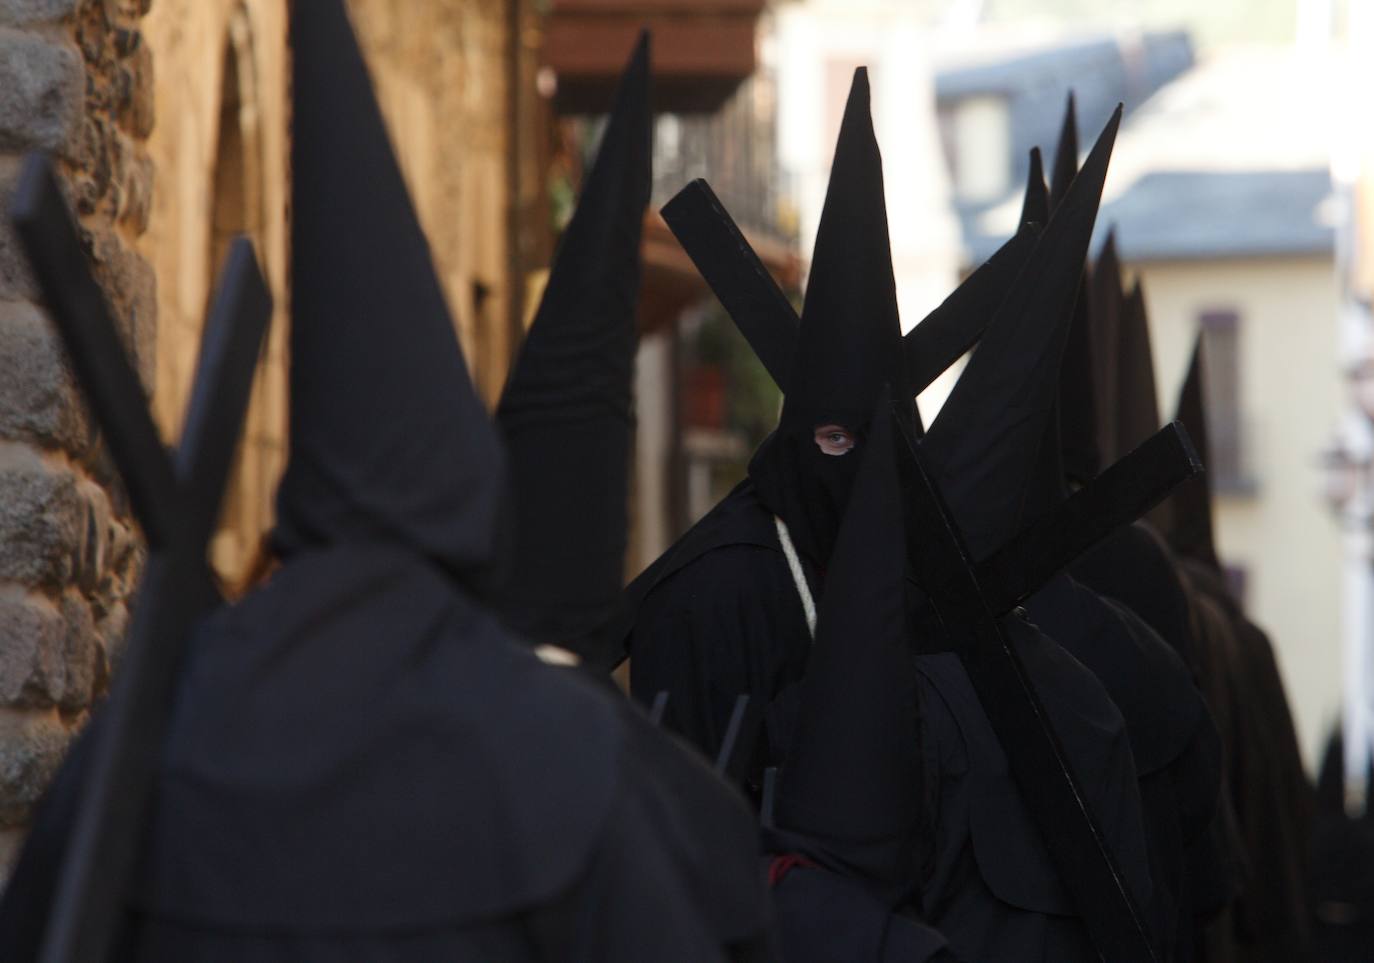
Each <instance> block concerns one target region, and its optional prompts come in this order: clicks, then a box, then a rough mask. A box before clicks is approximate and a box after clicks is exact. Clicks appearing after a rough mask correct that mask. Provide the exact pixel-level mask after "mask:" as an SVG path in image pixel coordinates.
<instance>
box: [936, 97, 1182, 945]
mask: <svg viewBox="0 0 1374 963" xmlns="http://www.w3.org/2000/svg"><path fill="white" fill-rule="evenodd" d="M1118 120H1119V117H1114V118H1113V119H1112V121H1111V122H1110V123H1109V124H1108V126H1107V128H1106V130H1105V131H1104V132H1103V134H1102V136H1101V137H1100V138H1099V140H1098V143H1097V145H1096V146H1095V147H1094V149H1093V152H1092V154H1091V155H1090V156H1089V159H1088V162H1087V163H1086V164H1085V166H1084V172H1083V174H1082V175H1080V176H1079V177H1078V178H1076V179H1075V180H1074V182H1073V183H1072V185H1071V186H1070V188H1069V191H1068V194H1067V196H1066V198H1065V199H1064V201H1063V203H1062V204H1061V206H1060V207H1059V208H1058V210H1057V211H1056V212H1055V214H1054V216H1052V217H1050V218H1049V219H1048V223H1046V224H1045V226H1044V228H1043V230H1041V231H1040V232H1039V236H1038V238H1037V239H1036V242H1035V245H1034V247H1033V248H1032V250H1031V252H1030V255H1029V258H1028V259H1027V261H1026V264H1025V266H1024V267H1023V268H1022V270H1021V271H1020V273H1019V274H1018V276H1017V277H1016V279H1015V280H1014V281H1013V282H1012V284H1011V285H1010V287H1009V288H1008V290H1007V291H1006V293H1005V296H1004V297H1003V299H1002V300H1001V303H1000V305H999V306H998V307H997V309H996V310H995V312H994V313H993V316H992V319H991V321H990V322H989V323H988V325H987V330H986V331H985V333H984V334H983V337H982V339H981V341H980V342H979V344H978V347H977V348H976V349H975V350H974V352H973V356H972V358H971V359H970V361H969V364H968V366H967V367H966V368H965V370H964V372H963V373H962V374H961V375H960V378H959V381H958V382H956V384H955V386H954V390H953V391H952V392H951V394H950V396H949V399H948V400H947V401H946V402H945V404H944V406H943V407H942V408H941V409H940V412H939V414H938V415H937V416H936V418H935V420H934V422H933V423H932V425H931V428H930V431H929V432H928V433H927V434H926V435H925V437H924V438H923V439H922V440H921V442H920V444H919V449H920V453H921V456H922V460H923V461H924V462H925V464H926V465H927V466H928V468H929V471H930V475H931V479H932V481H933V482H934V483H935V484H936V485H937V486H938V487H939V489H940V492H941V494H942V496H943V499H944V502H945V504H946V506H947V507H948V511H949V513H950V516H951V519H952V521H953V522H954V523H955V524H956V525H957V526H958V527H959V529H960V530H961V532H962V534H963V538H964V541H965V544H966V545H967V547H968V550H969V551H970V552H971V553H973V557H974V558H982V557H985V556H987V555H988V554H990V553H991V552H992V551H994V550H995V549H997V548H998V547H1000V546H1001V545H1002V544H1003V543H1004V542H1005V541H1006V540H1008V539H1010V538H1011V537H1012V536H1013V535H1014V534H1016V532H1017V531H1018V529H1019V528H1020V525H1021V524H1022V522H1023V515H1024V514H1025V512H1026V509H1027V506H1028V504H1030V505H1033V504H1035V499H1036V498H1037V497H1038V496H1039V493H1038V492H1037V487H1038V486H1042V485H1043V483H1044V482H1045V481H1046V476H1045V474H1044V472H1043V466H1041V465H1040V457H1039V456H1040V454H1041V448H1042V439H1043V436H1044V434H1045V433H1046V430H1047V426H1048V425H1049V424H1051V423H1052V416H1053V413H1054V408H1055V397H1056V391H1055V388H1056V384H1057V374H1058V368H1059V361H1060V357H1061V354H1062V352H1063V348H1064V342H1065V337H1066V334H1067V327H1068V324H1069V322H1070V319H1071V317H1072V313H1073V304H1074V297H1075V294H1076V292H1077V287H1078V279H1079V274H1080V273H1081V271H1082V264H1083V259H1084V256H1085V255H1086V252H1087V247H1088V242H1089V238H1090V237H1091V234H1092V229H1093V224H1094V220H1095V217H1096V213H1097V207H1098V200H1099V197H1100V195H1101V191H1102V185H1103V182H1104V180H1105V177H1106V172H1107V161H1108V158H1109V156H1110V151H1111V147H1112V143H1113V140H1114V137H1115V133H1116V125H1117V123H1118ZM1051 480H1052V479H1051ZM1041 504H1043V503H1041ZM1046 591H1047V592H1049V593H1052V594H1053V597H1052V598H1050V599H1049V600H1048V601H1049V611H1050V614H1053V615H1054V616H1055V618H1054V619H1052V620H1051V619H1044V620H1042V619H1041V618H1038V617H1036V616H1035V614H1034V613H1032V615H1031V617H1030V620H1029V621H1027V619H1026V618H1025V617H1024V613H1021V614H1019V615H1009V616H1007V617H1005V618H1004V619H1003V629H1004V631H1005V633H1006V634H1007V636H1008V638H1009V639H1010V640H1011V642H1012V644H1013V645H1014V646H1015V647H1016V651H1017V653H1018V657H1019V660H1020V662H1021V665H1022V667H1023V669H1024V671H1025V673H1026V675H1027V677H1028V678H1029V680H1030V681H1031V682H1032V684H1033V685H1034V687H1035V689H1036V690H1037V692H1038V694H1039V698H1040V701H1041V703H1042V704H1043V706H1044V707H1045V711H1046V714H1047V716H1048V719H1049V722H1050V723H1051V725H1052V727H1053V729H1054V732H1055V735H1056V737H1057V739H1058V742H1059V744H1060V746H1061V747H1062V750H1063V752H1064V753H1065V756H1066V758H1067V759H1068V760H1069V761H1070V764H1071V765H1072V767H1073V771H1074V773H1075V774H1076V775H1077V776H1078V778H1079V779H1080V780H1081V783H1080V788H1081V789H1082V791H1083V793H1084V797H1085V804H1086V805H1087V807H1088V808H1089V810H1090V811H1092V812H1093V814H1094V816H1095V818H1096V820H1097V823H1098V826H1099V828H1100V829H1101V831H1102V833H1103V837H1104V842H1105V844H1106V845H1107V847H1108V848H1109V849H1110V851H1111V852H1112V855H1113V857H1114V859H1115V862H1116V864H1117V866H1118V867H1119V869H1120V871H1121V874H1122V879H1123V882H1124V884H1125V886H1126V888H1127V890H1128V892H1129V893H1130V895H1131V897H1132V898H1133V900H1134V901H1135V903H1136V905H1137V906H1138V907H1140V908H1142V909H1144V910H1146V914H1145V919H1146V921H1147V924H1153V925H1150V926H1149V929H1150V937H1151V942H1152V943H1153V945H1154V946H1155V947H1156V948H1163V947H1164V946H1165V945H1166V944H1167V943H1168V942H1169V936H1168V928H1167V926H1160V925H1159V920H1160V918H1159V917H1158V916H1157V915H1156V914H1154V913H1152V912H1149V910H1150V908H1151V907H1152V905H1153V903H1154V901H1155V900H1156V898H1157V894H1156V885H1155V882H1154V878H1153V875H1154V874H1153V868H1152V866H1151V862H1152V860H1151V858H1150V846H1149V838H1148V836H1147V834H1146V828H1145V820H1144V815H1143V811H1142V805H1141V799H1140V792H1139V777H1138V774H1137V769H1136V764H1135V759H1134V756H1133V745H1134V739H1132V733H1131V732H1130V729H1129V726H1128V721H1127V720H1126V719H1123V715H1122V710H1121V709H1119V708H1118V706H1117V705H1116V703H1115V702H1114V701H1113V699H1112V697H1111V694H1110V692H1109V689H1110V688H1111V686H1109V685H1107V684H1105V683H1104V681H1103V680H1100V679H1099V677H1098V676H1097V675H1095V674H1094V673H1093V672H1091V671H1089V669H1088V668H1085V666H1084V664H1083V663H1082V662H1080V661H1078V660H1077V659H1075V658H1074V656H1073V655H1072V654H1071V652H1070V651H1066V648H1067V647H1068V646H1070V645H1072V646H1073V647H1074V648H1083V649H1091V648H1092V647H1093V646H1097V647H1098V648H1102V649H1106V650H1107V651H1106V652H1102V653H1096V652H1092V653H1090V654H1093V655H1096V656H1098V661H1099V662H1101V661H1102V660H1103V659H1104V658H1105V659H1106V660H1107V661H1108V662H1117V661H1124V660H1125V659H1126V658H1127V657H1128V654H1129V649H1128V648H1127V647H1126V646H1125V645H1124V644H1123V643H1122V642H1121V641H1120V639H1119V637H1118V636H1116V635H1113V634H1112V633H1113V628H1112V626H1111V625H1110V624H1108V625H1106V626H1103V625H1100V624H1098V623H1101V622H1103V620H1104V619H1105V620H1106V621H1107V622H1108V623H1110V614H1108V615H1107V616H1104V615H1103V614H1102V613H1100V612H1099V611H1096V610H1095V609H1093V607H1092V606H1091V605H1090V604H1089V603H1090V602H1091V599H1084V598H1081V597H1080V594H1079V593H1078V592H1077V590H1076V589H1075V588H1074V587H1073V586H1072V585H1066V584H1065V585H1055V584H1052V585H1051V586H1049V587H1048V588H1047V589H1046ZM918 626H919V627H920V628H921V631H919V632H918V635H917V638H916V644H917V645H918V647H919V651H920V655H919V657H918V659H917V668H918V673H919V680H920V688H919V691H920V697H921V706H922V716H923V719H924V726H923V730H922V745H921V748H922V751H923V752H924V753H925V755H926V759H927V766H928V770H927V771H928V772H929V773H930V774H931V775H930V776H929V779H930V786H929V787H928V790H927V791H928V793H929V797H930V803H929V805H931V806H932V811H933V813H934V818H933V820H932V822H933V825H934V832H933V833H932V839H933V845H932V846H930V847H929V852H928V853H927V854H926V856H925V859H924V863H925V867H926V868H925V872H924V874H923V876H924V880H923V894H922V895H923V911H924V915H925V918H926V919H927V920H929V922H930V923H931V925H933V926H935V927H937V928H938V929H939V930H940V932H941V933H942V934H943V935H944V937H945V938H946V939H947V940H948V941H949V945H950V947H951V948H952V949H953V950H954V951H955V952H956V953H958V954H959V955H960V956H961V957H963V958H966V959H970V960H1084V961H1086V960H1093V959H1097V953H1096V950H1095V949H1094V947H1093V945H1092V943H1091V942H1090V940H1089V937H1088V931H1087V928H1086V926H1085V923H1084V920H1083V919H1082V917H1081V916H1079V915H1078V909H1077V907H1076V905H1075V902H1074V900H1073V898H1072V897H1071V895H1070V891H1069V889H1068V887H1066V885H1065V882H1064V877H1063V875H1062V874H1061V872H1060V870H1059V868H1058V867H1057V866H1056V865H1055V863H1054V860H1053V859H1052V857H1051V855H1050V852H1049V850H1048V849H1047V848H1046V846H1045V841H1044V839H1045V836H1044V834H1045V832H1052V831H1053V829H1052V828H1051V827H1042V826H1039V825H1037V824H1036V822H1035V821H1034V820H1033V819H1032V817H1031V814H1030V810H1029V809H1028V808H1027V807H1026V805H1025V803H1024V801H1023V796H1022V789H1023V787H1022V786H1020V785H1018V783H1017V782H1016V780H1014V779H1013V778H1012V775H1011V769H1010V767H1009V763H1008V759H1007V755H1006V752H1005V751H1004V749H1003V747H1002V745H1001V742H1000V740H999V739H998V737H997V734H996V732H995V731H994V729H993V727H992V725H991V722H990V720H989V718H988V714H987V712H986V711H985V709H984V707H983V705H982V703H981V702H980V701H979V698H978V696H977V694H976V691H975V687H974V685H973V683H972V681H971V680H970V678H969V675H968V672H967V671H966V669H965V665H964V662H963V661H962V660H961V658H960V656H959V654H958V653H957V652H954V651H952V650H950V648H949V643H948V640H947V638H946V637H945V634H944V632H943V631H941V630H940V627H939V624H938V622H934V621H933V620H932V619H930V618H918ZM1066 629H1067V630H1069V634H1067V635H1066V642H1065V643H1064V644H1061V643H1060V639H1059V634H1058V633H1059V632H1060V631H1061V630H1066ZM1130 658H1131V659H1132V661H1131V662H1129V663H1128V664H1126V665H1119V666H1113V668H1114V669H1116V672H1115V673H1114V674H1115V675H1120V674H1121V673H1122V672H1129V671H1131V670H1133V669H1135V670H1139V669H1141V668H1142V666H1144V665H1148V662H1147V661H1146V660H1145V659H1144V658H1143V657H1141V656H1139V654H1134V655H1130ZM1115 681H1116V679H1115V678H1109V679H1107V680H1106V682H1113V683H1114V682H1115ZM1070 816H1071V814H1069V813H1065V814H1064V817H1065V818H1066V819H1067V818H1070ZM1161 958H1167V957H1161Z"/></svg>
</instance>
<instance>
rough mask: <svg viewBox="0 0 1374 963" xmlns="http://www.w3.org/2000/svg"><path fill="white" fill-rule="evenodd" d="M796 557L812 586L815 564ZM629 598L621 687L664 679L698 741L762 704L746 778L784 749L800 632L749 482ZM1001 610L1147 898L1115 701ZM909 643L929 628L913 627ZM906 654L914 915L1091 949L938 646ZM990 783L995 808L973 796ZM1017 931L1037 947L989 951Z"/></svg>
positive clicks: (785, 574)
mask: <svg viewBox="0 0 1374 963" xmlns="http://www.w3.org/2000/svg"><path fill="white" fill-rule="evenodd" d="M803 563H804V569H805V570H806V572H807V577H808V582H809V583H810V584H811V587H812V591H813V594H814V595H815V596H816V597H819V592H818V591H817V586H818V584H819V581H820V578H821V576H822V573H821V572H819V570H818V569H817V568H816V567H815V566H814V565H811V564H809V563H806V562H805V560H803ZM629 599H630V603H631V604H630V606H629V608H630V610H631V612H632V613H633V622H632V624H631V626H630V628H629V630H628V635H627V638H628V648H629V651H630V657H631V665H630V681H631V690H632V692H633V693H634V695H635V696H636V698H638V699H640V700H641V701H645V702H648V701H650V700H652V699H653V697H654V696H655V695H656V694H657V693H658V692H659V691H662V690H667V691H669V692H670V693H671V697H670V701H669V706H670V707H671V708H670V716H671V719H670V723H671V725H672V726H673V727H674V728H675V729H677V730H678V731H679V732H681V733H682V734H683V735H684V736H686V737H687V738H688V740H690V741H691V742H693V743H695V744H696V745H697V746H699V747H700V748H702V749H703V750H705V751H706V752H707V753H708V754H710V753H714V751H715V750H716V748H717V747H718V746H719V744H720V741H721V738H722V736H723V734H724V730H725V727H726V725H727V723H728V721H729V716H730V711H731V709H732V708H733V705H734V700H735V698H736V697H737V696H738V695H739V694H741V693H748V694H749V695H751V696H753V697H755V698H756V699H759V700H761V702H762V704H763V705H765V706H767V712H766V715H765V724H764V736H763V738H762V743H761V746H760V751H759V753H758V754H757V756H756V760H755V781H756V783H757V775H758V773H759V772H760V771H761V769H762V768H763V767H765V766H769V765H776V764H778V763H779V762H781V760H782V759H783V757H784V756H785V753H786V748H787V744H788V739H789V737H790V734H791V731H792V725H793V718H792V717H793V713H794V712H795V705H794V701H793V698H792V697H793V696H794V695H795V692H796V685H795V683H796V682H797V681H798V680H800V679H801V678H802V676H803V674H804V672H805V669H806V661H807V655H808V652H809V649H810V645H811V639H810V634H809V631H808V628H807V624H806V618H805V614H804V610H803V608H802V603H801V601H800V599H799V596H798V591H797V588H796V586H795V584H794V582H793V580H792V576H791V573H790V571H789V569H788V567H787V561H786V558H785V556H784V555H783V553H782V549H781V547H780V545H779V542H778V536H777V533H776V529H775V527H774V522H773V519H772V516H771V515H770V514H769V512H768V511H767V509H765V508H764V507H763V506H762V505H761V504H760V503H759V501H758V498H757V495H756V493H755V492H754V489H753V486H752V483H750V482H749V481H747V480H746V481H745V482H743V483H741V485H740V486H739V487H737V488H736V489H735V491H734V492H732V493H731V494H730V495H729V496H728V497H727V498H726V499H725V500H724V501H723V502H722V503H721V504H720V505H718V506H717V507H716V508H715V509H714V510H713V511H712V513H711V514H710V515H708V516H707V517H706V518H705V519H703V520H702V522H700V523H699V524H698V525H697V526H696V527H695V528H694V529H693V530H692V532H690V533H689V534H688V535H687V536H686V537H684V539H683V540H682V541H681V542H679V543H678V544H677V545H676V546H675V547H674V548H673V549H672V550H670V551H669V552H668V553H667V554H666V555H665V556H664V557H663V558H661V559H660V560H659V561H658V562H656V563H655V564H654V565H653V566H651V567H650V568H649V569H647V570H646V571H645V572H644V573H643V574H642V575H641V576H640V577H639V578H638V579H637V580H636V581H635V582H634V583H632V585H631V587H630V590H629ZM1010 622H1011V623H1012V624H1013V626H1014V631H1015V632H1017V633H1018V635H1017V637H1018V638H1019V639H1023V640H1026V646H1025V649H1024V651H1023V658H1025V659H1028V660H1029V662H1030V664H1031V671H1032V674H1033V676H1034V677H1035V679H1036V681H1037V684H1038V685H1040V686H1041V687H1042V691H1044V692H1047V693H1052V695H1048V696H1047V697H1046V698H1047V701H1052V703H1053V707H1052V715H1053V716H1054V721H1055V724H1056V727H1057V730H1058V731H1059V735H1060V737H1061V739H1062V740H1063V741H1064V742H1065V744H1066V746H1067V747H1068V751H1069V752H1070V753H1071V755H1072V757H1073V758H1074V760H1075V763H1076V769H1077V771H1080V772H1084V773H1092V774H1094V776H1095V777H1096V779H1095V781H1093V782H1092V783H1091V786H1090V788H1089V790H1088V791H1089V793H1090V795H1092V796H1094V797H1095V798H1094V804H1095V806H1096V809H1097V811H1098V813H1099V816H1100V818H1101V819H1102V820H1103V822H1104V824H1105V826H1106V831H1107V834H1108V838H1109V840H1110V842H1111V844H1112V846H1113V849H1114V850H1115V851H1116V852H1117V855H1118V859H1119V860H1120V862H1121V863H1122V865H1123V866H1124V867H1125V868H1126V873H1127V876H1128V878H1129V879H1130V880H1131V883H1132V886H1133V889H1134V890H1135V895H1136V898H1137V899H1138V900H1139V901H1140V902H1141V903H1142V904H1147V903H1148V901H1149V898H1150V895H1151V889H1152V887H1151V883H1150V871H1149V865H1148V862H1149V857H1148V854H1147V844H1146V839H1145V828H1144V820H1143V817H1142V815H1141V811H1140V802H1139V795H1138V790H1137V788H1136V781H1137V780H1136V774H1135V764H1134V762H1133V760H1132V757H1131V751H1130V745H1129V742H1128V739H1127V736H1126V728H1125V724H1124V722H1123V721H1122V719H1121V715H1120V713H1119V712H1118V710H1117V709H1116V707H1115V706H1114V705H1113V704H1112V702H1111V700H1110V699H1109V698H1108V697H1107V694H1106V692H1105V691H1104V690H1103V689H1102V686H1101V684H1100V683H1099V682H1098V681H1097V680H1096V679H1095V678H1094V677H1093V676H1092V675H1091V673H1089V672H1088V671H1087V670H1086V669H1084V668H1083V667H1082V666H1081V665H1080V664H1079V663H1078V662H1076V661H1075V660H1074V659H1073V658H1072V657H1071V656H1069V655H1067V654H1066V653H1065V652H1063V650H1062V649H1060V648H1059V646H1057V645H1056V644H1055V643H1054V642H1052V641H1050V640H1049V639H1048V638H1046V637H1045V636H1044V635H1042V634H1040V633H1038V632H1036V631H1035V630H1034V629H1033V628H1032V627H1030V626H1028V625H1026V624H1025V623H1022V622H1020V621H1019V620H1016V619H1012V620H1010ZM920 647H921V648H923V649H925V650H927V651H930V650H938V649H939V648H941V647H942V643H940V642H939V641H938V640H921V646H920ZM920 658H921V659H922V662H923V680H924V682H923V684H924V687H925V691H924V692H923V710H922V711H923V713H924V714H925V717H926V718H925V719H924V724H923V731H924V732H926V733H927V734H928V735H929V736H930V742H929V743H928V744H927V745H926V746H924V747H921V746H916V745H913V747H912V751H913V752H918V751H923V750H924V751H925V752H926V758H927V762H928V765H929V766H930V767H931V772H932V778H931V786H930V787H929V792H928V797H929V798H930V799H931V800H932V803H933V804H934V805H936V806H937V811H938V816H937V817H936V821H937V824H938V825H937V831H936V832H935V834H934V838H932V839H929V840H927V841H925V842H926V846H925V847H924V851H923V853H922V855H921V862H922V864H923V873H922V875H923V876H924V878H925V888H926V892H925V894H924V895H923V905H922V907H921V909H922V915H923V916H924V918H925V919H926V920H927V921H928V922H929V924H930V925H931V926H934V927H935V928H936V929H938V930H939V931H940V932H941V933H942V934H943V935H944V936H945V938H946V939H948V941H949V945H950V947H951V948H952V949H953V951H954V952H955V953H956V954H958V955H959V956H961V957H964V958H967V959H971V960H981V959H1008V958H1010V959H1085V960H1086V959H1095V954H1094V952H1093V950H1092V947H1091V944H1090V942H1089V941H1088V937H1087V934H1086V931H1085V930H1084V928H1083V924H1082V921H1081V920H1080V919H1078V918H1077V917H1076V915H1075V914H1074V911H1073V908H1072V906H1071V905H1070V904H1069V902H1068V898H1067V895H1066V894H1065V892H1064V891H1063V888H1062V886H1061V885H1059V884H1057V874H1056V871H1055V869H1054V866H1053V864H1052V863H1051V862H1050V857H1049V854H1048V852H1047V850H1046V849H1045V848H1044V844H1043V842H1042V841H1041V840H1040V837H1039V830H1038V829H1037V828H1036V827H1035V826H1034V824H1033V823H1032V822H1031V820H1030V817H1029V815H1028V814H1027V813H1026V812H1025V810H1024V807H1023V806H1022V805H1021V804H1020V802H1019V797H1018V794H1017V790H1016V788H1015V785H1014V783H1013V782H1012V781H1011V776H1010V774H1009V773H1008V772H1007V770H1006V763H1005V758H1004V757H1002V756H1001V749H1000V747H999V746H998V744H997V741H996V739H995V738H994V737H993V736H992V732H991V729H990V728H989V724H988V722H987V719H986V717H985V716H984V715H983V714H982V710H981V707H979V705H978V703H977V700H976V698H974V697H973V694H972V689H971V687H970V683H969V681H968V678H967V676H966V675H965V674H964V671H963V668H962V664H961V663H959V661H958V659H957V658H955V657H954V656H952V655H949V654H940V653H938V652H932V654H928V655H923V656H921V657H920ZM931 660H933V661H931ZM993 797H995V798H996V799H997V800H1000V802H998V803H997V808H996V811H993V810H990V809H989V808H988V806H989V805H990V803H988V801H987V800H988V799H989V798H993ZM980 840H981V842H980ZM975 851H978V852H980V853H981V855H980V856H979V858H977V859H975V858H974V853H975ZM1032 881H1033V882H1032ZM1046 894H1049V895H1046ZM1017 946H1029V947H1035V946H1038V947H1042V948H1043V950H1044V952H1045V953H1048V954H1049V955H1048V956H1046V955H1042V954H1041V952H1040V951H1031V952H1027V953H1025V954H1024V955H1020V954H1019V952H1018V955H1014V956H1012V957H1006V956H1005V953H1006V952H1008V951H1010V948H1012V947H1017ZM989 953H991V954H992V955H988V954H989ZM999 953H1000V954H1003V955H1000V956H999V955H998V954H999Z"/></svg>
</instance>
